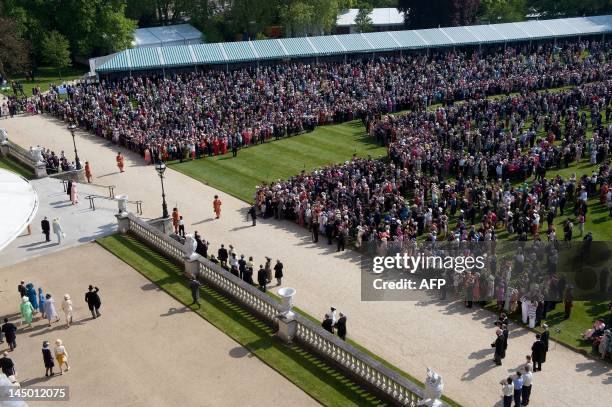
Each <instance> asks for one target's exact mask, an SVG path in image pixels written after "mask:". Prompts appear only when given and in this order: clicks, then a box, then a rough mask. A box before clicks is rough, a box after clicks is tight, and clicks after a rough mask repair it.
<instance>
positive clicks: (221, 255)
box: [217, 245, 229, 268]
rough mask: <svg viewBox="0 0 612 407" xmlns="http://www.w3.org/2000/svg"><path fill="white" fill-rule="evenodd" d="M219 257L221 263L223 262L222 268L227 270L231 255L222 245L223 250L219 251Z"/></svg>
mask: <svg viewBox="0 0 612 407" xmlns="http://www.w3.org/2000/svg"><path fill="white" fill-rule="evenodd" d="M217 257H218V258H219V262H221V267H224V268H226V267H227V259H228V257H229V253H228V251H227V249H226V248H225V246H224V245H221V248H220V249H219V250H218V252H217Z"/></svg>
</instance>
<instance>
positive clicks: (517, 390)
mask: <svg viewBox="0 0 612 407" xmlns="http://www.w3.org/2000/svg"><path fill="white" fill-rule="evenodd" d="M523 382H524V381H523V374H522V373H521V372H516V375H515V376H514V379H513V380H512V384H514V407H521V396H522V394H523Z"/></svg>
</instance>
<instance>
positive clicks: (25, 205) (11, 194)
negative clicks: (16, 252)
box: [0, 168, 38, 250]
mask: <svg viewBox="0 0 612 407" xmlns="http://www.w3.org/2000/svg"><path fill="white" fill-rule="evenodd" d="M0 208H2V209H3V210H2V211H0V250H2V249H4V248H5V247H6V246H8V245H9V244H10V243H11V242H12V241H13V240H15V239H16V238H17V236H19V234H20V233H21V232H23V230H24V229H25V228H26V227H27V226H28V225H29V224H30V223H31V222H32V220H33V219H34V217H35V216H36V212H37V211H38V195H37V194H36V191H35V190H34V188H33V187H32V184H30V183H29V182H28V180H26V179H25V178H23V177H21V176H19V175H17V174H15V173H14V172H11V171H7V170H4V169H1V168H0Z"/></svg>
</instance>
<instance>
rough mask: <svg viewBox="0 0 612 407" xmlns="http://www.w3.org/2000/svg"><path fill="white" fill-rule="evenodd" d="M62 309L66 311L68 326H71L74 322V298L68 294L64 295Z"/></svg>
mask: <svg viewBox="0 0 612 407" xmlns="http://www.w3.org/2000/svg"><path fill="white" fill-rule="evenodd" d="M62 311H64V316H65V317H66V326H70V324H71V323H72V300H71V299H70V295H68V294H66V295H64V301H63V302H62Z"/></svg>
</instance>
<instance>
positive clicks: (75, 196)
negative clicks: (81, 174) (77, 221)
mask: <svg viewBox="0 0 612 407" xmlns="http://www.w3.org/2000/svg"><path fill="white" fill-rule="evenodd" d="M70 202H72V204H73V205H76V204H78V203H79V193H78V191H77V182H76V181H73V182H72V186H71V187H70Z"/></svg>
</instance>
